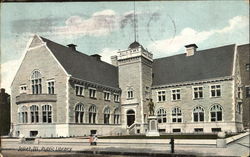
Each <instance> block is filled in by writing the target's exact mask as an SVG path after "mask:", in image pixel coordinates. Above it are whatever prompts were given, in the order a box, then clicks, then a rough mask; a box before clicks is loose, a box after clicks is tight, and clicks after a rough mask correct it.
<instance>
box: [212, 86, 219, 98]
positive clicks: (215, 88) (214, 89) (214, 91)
mask: <svg viewBox="0 0 250 157" xmlns="http://www.w3.org/2000/svg"><path fill="white" fill-rule="evenodd" d="M220 96H221V86H220V85H212V86H211V97H220Z"/></svg>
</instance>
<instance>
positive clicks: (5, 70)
mask: <svg viewBox="0 0 250 157" xmlns="http://www.w3.org/2000/svg"><path fill="white" fill-rule="evenodd" d="M20 64H21V59H17V60H10V61H8V62H5V63H3V64H1V88H5V89H6V92H8V93H10V86H11V83H12V81H13V79H14V77H15V74H16V72H17V70H18V67H19V66H20Z"/></svg>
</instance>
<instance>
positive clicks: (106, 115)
mask: <svg viewBox="0 0 250 157" xmlns="http://www.w3.org/2000/svg"><path fill="white" fill-rule="evenodd" d="M109 120H110V109H109V107H106V108H105V109H104V124H109Z"/></svg>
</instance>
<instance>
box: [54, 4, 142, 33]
mask: <svg viewBox="0 0 250 157" xmlns="http://www.w3.org/2000/svg"><path fill="white" fill-rule="evenodd" d="M139 15H142V14H141V12H137V13H136V14H135V16H136V19H137V16H139ZM133 22H134V12H133V11H129V12H125V13H124V14H117V13H116V12H115V11H113V10H110V9H108V10H102V11H99V12H95V13H93V14H92V16H91V17H89V18H83V17H81V16H71V17H69V18H68V19H67V20H66V21H65V25H64V26H56V27H54V31H53V33H55V34H59V35H70V36H71V35H72V36H81V35H89V36H103V35H107V34H109V33H111V32H113V31H116V30H118V29H123V28H124V27H126V26H127V25H131V24H133Z"/></svg>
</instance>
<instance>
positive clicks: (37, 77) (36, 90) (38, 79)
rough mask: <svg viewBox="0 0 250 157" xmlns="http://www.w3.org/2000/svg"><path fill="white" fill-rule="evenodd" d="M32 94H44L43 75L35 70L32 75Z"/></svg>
mask: <svg viewBox="0 0 250 157" xmlns="http://www.w3.org/2000/svg"><path fill="white" fill-rule="evenodd" d="M31 85H32V94H42V75H41V73H40V72H39V71H38V70H35V71H34V72H33V73H32V75H31Z"/></svg>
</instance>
